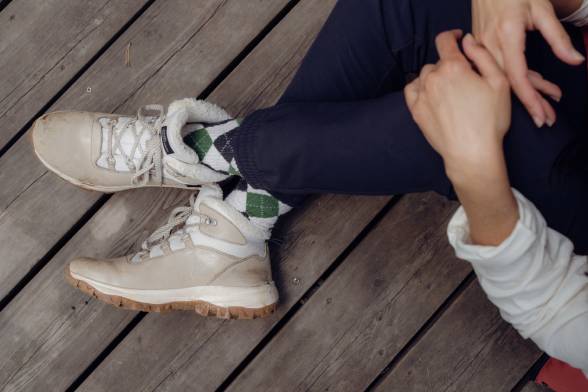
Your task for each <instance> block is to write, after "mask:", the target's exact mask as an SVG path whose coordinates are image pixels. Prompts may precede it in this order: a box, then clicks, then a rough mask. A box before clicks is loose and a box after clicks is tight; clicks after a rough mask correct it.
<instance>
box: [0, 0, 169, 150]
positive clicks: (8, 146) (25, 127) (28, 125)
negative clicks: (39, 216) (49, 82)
mask: <svg viewBox="0 0 588 392" xmlns="http://www.w3.org/2000/svg"><path fill="white" fill-rule="evenodd" d="M12 1H13V0H5V4H2V3H0V12H2V10H3V8H5V7H6V6H8V4H9V3H10V2H12ZM155 1H157V0H148V1H147V2H146V3H145V4H144V5H143V6H142V7H141V8H139V10H138V11H137V12H136V13H135V14H134V15H132V16H131V17H130V18H129V20H128V21H127V22H126V23H125V24H123V26H122V27H121V28H120V29H119V30H118V31H117V32H115V33H114V35H113V36H112V37H111V38H110V39H109V40H108V41H106V43H105V44H104V45H103V46H102V47H101V48H100V49H99V50H98V51H97V52H96V53H95V54H94V55H93V56H92V57H91V58H90V59H89V60H88V61H87V62H86V63H85V64H84V65H82V67H81V68H80V69H79V70H78V72H76V73H75V74H74V75H73V76H72V77H71V79H70V80H69V81H68V82H67V83H65V84H64V85H63V87H62V88H61V89H59V90H58V91H57V92H56V93H55V94H54V95H53V96H52V97H51V98H50V99H49V100H47V103H45V104H44V105H43V106H42V107H41V109H39V111H38V112H37V113H35V114H34V115H33V116H32V117H31V119H29V121H27V122H26V123H25V124H24V125H23V126H22V127H21V128H20V129H19V130H18V131H16V133H15V134H14V135H13V136H12V137H11V138H10V139H8V140H7V141H6V143H5V144H4V145H3V146H0V157H2V156H3V155H4V154H6V153H7V152H8V151H9V150H10V149H11V148H12V146H14V144H15V143H16V142H17V141H18V140H19V139H20V138H21V137H23V136H24V135H25V134H26V132H27V131H28V130H29V129H30V128H31V126H32V125H33V123H34V122H35V121H36V120H37V119H38V118H39V117H41V116H42V115H43V114H44V113H45V112H46V111H47V110H48V109H49V108H50V107H51V106H52V105H53V104H54V103H55V102H57V100H59V98H60V97H61V96H63V94H65V92H66V91H67V90H68V89H69V88H70V87H71V86H72V85H73V84H74V83H75V82H76V81H77V80H78V79H79V78H80V77H81V76H82V75H83V74H84V73H85V72H86V71H87V70H88V69H89V68H90V67H91V66H92V65H93V64H94V63H95V62H96V60H98V59H99V58H100V57H101V56H102V55H103V54H104V53H105V52H106V51H107V50H108V49H109V48H110V47H111V46H112V44H113V43H114V42H116V41H117V40H118V39H119V38H120V37H121V36H122V35H123V34H124V33H125V32H126V31H127V30H128V28H129V27H130V26H131V25H132V24H133V23H135V21H136V20H137V19H139V18H140V17H141V15H143V14H144V13H145V11H147V9H149V7H151V5H153V3H155Z"/></svg>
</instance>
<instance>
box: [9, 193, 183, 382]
mask: <svg viewBox="0 0 588 392" xmlns="http://www.w3.org/2000/svg"><path fill="white" fill-rule="evenodd" d="M185 199H186V194H183V195H180V192H178V191H176V192H169V191H167V192H166V191H163V190H150V191H149V192H137V191H133V192H125V193H121V194H118V195H117V197H116V198H113V199H111V200H110V201H109V207H110V208H103V209H101V210H100V211H99V212H98V213H97V214H96V215H95V216H94V218H93V219H92V220H91V221H90V222H89V223H88V224H86V225H85V226H84V227H83V228H82V229H81V230H80V231H79V232H78V234H77V235H76V236H75V237H74V238H73V239H72V240H71V241H69V242H68V243H67V245H66V246H65V247H64V248H62V250H61V251H60V252H59V253H58V254H57V255H56V256H55V257H54V258H53V259H52V260H51V262H50V263H49V264H48V265H47V266H46V267H45V268H44V269H43V270H42V271H41V272H40V273H39V274H37V275H36V276H35V278H34V279H33V280H32V281H31V282H30V284H29V285H27V286H26V288H25V289H24V290H23V292H22V293H21V294H20V295H18V296H17V297H16V298H15V299H14V300H13V301H12V302H11V303H10V304H9V305H8V307H6V308H5V309H4V311H2V312H1V313H0V331H2V333H1V334H0V347H2V356H1V357H0V390H2V391H22V390H26V391H63V390H65V389H66V388H67V387H68V386H69V385H70V383H71V382H72V381H73V380H74V379H75V378H76V377H77V376H78V375H79V374H80V373H81V372H82V371H83V370H84V369H85V368H86V367H87V366H88V365H89V364H90V362H91V361H92V360H93V359H94V358H95V357H96V356H97V355H98V354H99V353H100V352H101V350H103V349H104V347H105V346H106V345H107V344H108V343H109V342H110V341H112V339H113V338H114V337H115V336H116V335H117V334H118V333H119V332H120V331H121V330H122V329H123V328H124V327H125V326H126V325H127V324H128V323H129V322H130V321H131V319H132V318H133V317H134V316H135V315H136V313H134V312H128V311H125V310H119V309H115V308H114V307H111V306H106V305H104V304H102V303H101V302H99V301H97V300H95V299H93V298H91V297H88V296H86V295H84V294H83V293H82V292H80V291H78V290H75V289H73V288H72V287H71V286H69V285H68V284H67V283H66V282H65V279H64V272H65V266H66V264H67V262H68V261H69V260H70V259H72V258H73V257H76V256H80V251H81V250H83V254H84V255H87V256H89V257H111V256H115V255H119V254H124V253H127V252H128V251H129V250H130V249H131V248H134V249H137V248H138V246H139V239H140V238H142V237H143V238H144V236H145V235H146V234H147V233H148V232H149V231H151V230H153V229H155V228H156V227H157V224H158V223H162V221H163V219H164V216H166V215H167V214H168V213H169V212H170V210H171V209H172V207H174V206H175V205H177V204H178V203H183V202H184V201H185Z"/></svg>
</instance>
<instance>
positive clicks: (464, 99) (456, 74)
mask: <svg viewBox="0 0 588 392" xmlns="http://www.w3.org/2000/svg"><path fill="white" fill-rule="evenodd" d="M461 35H462V32H461V31H459V30H453V31H447V32H444V33H441V34H439V36H438V37H437V40H436V44H437V50H438V52H439V56H440V60H439V62H438V63H437V64H435V65H426V66H425V67H424V68H423V69H422V71H421V74H420V75H419V77H418V78H417V79H415V80H414V81H413V82H412V83H410V84H409V85H408V86H406V88H405V90H404V91H405V98H406V102H407V105H408V107H409V110H410V112H411V114H412V116H413V118H414V120H415V121H416V122H417V124H418V125H419V127H420V129H421V131H422V132H423V134H424V136H425V138H426V139H427V141H428V142H429V143H430V144H431V146H432V147H433V148H434V149H435V150H436V151H437V152H438V153H439V154H440V155H441V156H442V157H443V160H444V162H445V167H446V171H447V174H448V176H449V177H450V179H452V181H453V180H454V179H456V177H463V176H464V175H465V174H467V175H468V177H476V176H479V175H480V174H482V175H492V174H497V173H496V172H495V169H498V170H502V169H503V168H502V166H501V163H502V161H503V152H502V142H503V139H504V135H505V134H506V132H507V131H508V129H509V127H510V121H511V99H510V98H511V96H510V86H509V84H508V80H507V78H506V76H505V75H504V73H503V71H502V70H501V69H500V67H499V66H498V64H497V63H496V61H495V59H494V58H493V57H492V55H491V54H490V53H489V52H488V51H487V50H486V49H485V48H484V47H483V46H482V45H480V44H479V43H477V42H476V41H475V39H474V38H473V37H472V35H471V34H468V35H467V36H466V37H465V38H464V39H463V48H464V51H465V53H466V55H467V56H468V58H469V59H470V60H471V61H472V62H473V64H474V65H475V66H476V68H477V69H478V71H479V74H478V73H477V72H476V71H474V69H473V68H472V65H471V64H470V62H469V61H468V58H466V57H465V56H464V55H463V54H462V52H461V51H460V49H459V44H458V39H459V38H461ZM466 170H467V171H468V173H465V172H464V171H466Z"/></svg>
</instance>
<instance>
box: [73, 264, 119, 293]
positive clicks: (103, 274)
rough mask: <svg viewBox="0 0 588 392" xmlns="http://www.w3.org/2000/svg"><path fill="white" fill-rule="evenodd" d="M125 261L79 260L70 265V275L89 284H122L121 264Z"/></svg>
mask: <svg viewBox="0 0 588 392" xmlns="http://www.w3.org/2000/svg"><path fill="white" fill-rule="evenodd" d="M121 262H123V260H119V259H113V260H95V259H91V258H86V257H82V258H78V259H75V260H72V261H71V262H70V263H69V273H70V275H71V277H72V278H74V279H77V280H83V281H85V282H87V283H101V284H106V285H114V286H116V285H118V284H120V283H121V282H120V278H121V277H123V276H124V274H121V272H122V271H121V268H120V263H121Z"/></svg>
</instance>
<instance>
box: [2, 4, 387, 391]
mask: <svg viewBox="0 0 588 392" xmlns="http://www.w3.org/2000/svg"><path fill="white" fill-rule="evenodd" d="M315 4H316V3H315ZM319 26H320V25H319ZM317 29H318V27H317ZM286 32H287V31H286ZM266 53H267V52H266ZM269 53H270V54H271V52H269ZM300 56H301V55H300ZM252 61H254V62H255V60H252ZM276 65H279V64H276ZM294 68H295V65H292V69H291V70H290V74H291V73H292V72H293V70H294ZM267 72H268V74H267V75H268V78H270V77H271V76H270V75H271V74H272V69H271V67H270V68H268V70H267ZM235 75H236V76H234V78H236V79H237V80H240V81H241V82H240V83H242V84H243V86H245V85H248V84H250V81H249V80H247V79H244V78H240V77H239V76H238V75H239V69H238V70H237V71H236V72H235ZM178 76H179V75H178ZM182 77H187V76H182ZM227 86H229V85H227ZM230 86H231V87H234V86H235V83H232V84H230ZM280 86H282V84H280ZM226 88H228V87H223V86H221V88H220V89H219V90H218V91H220V92H222V91H223V89H226ZM233 93H234V94H239V93H243V94H249V93H250V90H247V89H244V88H243V89H237V90H233ZM270 93H272V94H273V95H272V97H273V98H274V99H277V97H278V96H279V93H280V91H278V90H275V91H269V92H268V95H269V94H270ZM238 101H239V102H252V100H247V99H243V100H238ZM229 109H230V110H232V111H234V112H242V111H247V110H251V109H253V108H245V107H236V106H231V107H229ZM155 192H156V191H152V190H150V191H142V192H140V193H139V192H137V193H138V194H140V195H141V198H139V199H138V200H137V201H136V203H137V204H136V205H135V206H133V207H132V208H131V207H130V206H128V205H127V204H125V203H126V202H128V200H127V199H126V197H127V196H126V194H120V195H119V194H117V195H115V196H113V197H112V199H111V200H110V201H109V202H108V203H107V204H106V205H105V207H104V208H103V209H102V210H101V211H100V213H99V214H98V215H96V217H95V218H94V219H92V221H91V222H90V224H89V225H88V226H87V227H93V226H98V227H110V225H114V226H115V228H116V227H118V225H117V224H115V223H113V222H111V220H112V217H113V216H120V217H123V218H122V219H124V221H125V222H126V221H127V220H128V218H124V217H125V216H130V214H128V213H126V212H125V211H127V210H131V211H142V209H144V208H150V206H149V205H148V206H145V202H144V199H143V197H145V198H147V199H148V200H152V202H153V203H155V202H159V201H160V199H161V198H162V197H163V196H162V195H160V194H159V193H155ZM162 194H163V195H165V193H162ZM125 200H126V202H125ZM387 200H388V198H349V197H325V198H323V199H320V200H317V201H316V202H315V203H313V206H316V207H314V208H315V209H312V207H311V209H310V211H311V212H309V214H310V216H311V218H309V219H308V220H307V219H301V220H296V222H295V223H293V225H292V226H291V227H288V230H287V233H288V238H287V239H286V240H285V241H286V245H285V246H284V247H283V248H282V249H280V251H278V253H277V256H276V255H274V256H275V257H276V258H277V259H278V260H280V259H281V257H280V252H281V251H285V252H286V251H287V258H285V261H284V262H281V263H280V267H279V268H278V269H277V271H276V277H277V279H278V282H279V284H280V286H281V287H282V294H283V295H282V301H283V302H285V303H290V304H293V303H295V302H296V300H297V298H300V296H301V295H302V294H303V293H304V292H305V291H306V289H307V288H308V287H310V285H312V283H313V282H314V280H315V279H316V277H317V276H319V275H320V274H321V273H322V271H324V269H325V268H326V267H327V266H328V265H329V264H330V262H332V260H333V259H334V258H335V257H336V255H338V254H339V253H340V252H341V251H342V249H344V248H345V246H346V245H347V243H348V242H349V241H350V240H351V239H352V238H353V237H354V236H355V235H357V233H358V232H359V231H360V230H361V229H362V227H363V226H365V224H367V222H369V220H370V219H371V218H372V217H373V216H374V215H375V214H376V213H377V212H378V211H379V210H380V209H381V208H382V206H383V205H384V204H385V203H386V201H387ZM155 208H156V207H155ZM335 208H340V210H338V213H335V214H333V213H332V211H333V209H335ZM312 211H314V213H313V212H312ZM305 213H307V212H305ZM102 214H105V215H102ZM293 218H296V214H294V216H293ZM133 222H135V223H132V224H133V225H137V226H132V228H129V227H128V226H120V229H118V228H116V229H112V228H111V229H110V230H114V233H113V234H111V235H109V236H108V238H109V240H108V241H104V242H99V243H98V244H97V247H98V248H99V249H102V250H103V251H104V253H103V254H110V251H109V250H110V249H111V248H113V247H114V248H115V249H119V248H118V247H116V246H115V244H114V243H113V242H109V241H115V240H116V239H117V236H118V235H121V234H122V233H126V232H128V231H130V232H131V234H127V235H129V236H130V237H129V239H130V240H131V237H132V239H134V241H138V239H139V238H144V237H145V234H146V233H145V232H144V230H143V229H144V226H143V225H145V224H147V223H148V222H151V219H146V220H145V221H143V220H133ZM322 222H325V224H324V225H322V224H321V223H322ZM129 224H131V223H129ZM86 230H90V229H86V227H84V229H83V230H82V231H81V232H79V233H78V234H77V235H76V236H75V237H74V238H73V239H72V240H71V241H70V242H69V243H68V244H67V249H72V250H71V251H70V252H72V253H73V252H74V251H75V252H78V253H79V252H80V250H84V253H86V252H85V249H86V247H87V245H86V244H87V243H86V242H83V238H85V237H86V236H87V235H88V233H87V231H86ZM97 233H99V230H92V231H91V235H89V241H91V240H92V235H96V234H97ZM131 242H132V240H131ZM98 248H97V249H96V251H95V253H99V252H98ZM64 253H65V251H64V252H60V255H61V254H64ZM72 253H67V254H66V255H65V256H63V257H62V258H56V259H54V260H52V261H51V262H50V263H49V265H48V266H47V268H46V269H44V270H43V272H42V273H41V274H40V275H38V276H37V277H36V278H35V279H34V280H33V282H31V285H29V286H27V287H26V288H25V290H24V291H23V292H22V293H21V295H19V297H18V298H17V301H14V302H13V303H11V304H10V305H9V307H8V308H7V309H6V311H5V312H3V314H0V320H1V321H0V322H4V323H5V324H6V325H9V324H10V325H12V326H14V328H15V330H12V331H11V332H12V333H10V334H9V335H6V336H7V337H6V340H7V341H2V337H0V345H4V344H6V345H7V346H8V347H9V351H11V352H15V353H19V355H14V356H10V359H8V358H7V359H8V363H7V364H5V365H3V366H2V367H3V368H5V369H6V373H5V374H4V375H3V378H4V379H6V380H9V381H7V385H8V386H12V385H13V383H14V382H18V383H19V384H23V383H25V384H26V385H37V384H36V383H42V382H44V381H42V380H45V379H46V378H47V377H46V375H45V373H44V372H54V374H55V375H54V376H53V377H55V378H57V377H61V378H63V380H61V381H59V383H58V385H66V383H67V381H68V380H70V381H71V379H72V378H73V377H75V376H76V375H77V374H79V372H80V371H81V370H82V369H83V368H84V366H86V365H87V363H88V361H89V360H90V359H91V358H93V357H94V356H95V355H96V354H97V353H98V352H100V350H101V349H103V348H104V347H105V345H106V344H107V343H108V341H109V338H111V337H112V336H114V335H115V334H116V333H117V332H119V331H120V330H121V328H122V327H123V325H124V324H125V322H128V320H129V317H131V316H132V313H126V312H123V313H120V312H117V311H116V310H112V309H111V308H110V307H107V306H103V305H102V304H98V303H96V305H93V306H96V307H92V308H89V310H88V311H87V313H86V315H85V316H86V319H88V320H92V322H91V323H88V324H83V325H79V324H78V325H73V324H72V323H69V322H68V321H67V320H68V319H67V315H66V312H68V311H69V310H70V309H71V306H75V304H72V303H71V301H69V300H68V298H70V297H69V296H70V295H71V289H69V287H67V286H65V283H64V282H63V281H62V280H61V279H60V276H59V275H60V272H59V271H60V270H61V268H62V267H63V265H64V264H65V261H66V260H67V259H68V258H69V257H71V254H72ZM89 253H92V252H89ZM116 253H119V254H120V253H123V252H120V249H119V250H118V252H116ZM68 256H69V257H68ZM300 261H304V262H305V263H307V264H306V265H304V266H303V267H304V268H302V269H301V270H299V267H301V265H300V264H299V263H300ZM288 268H289V269H290V270H291V271H294V272H293V273H290V276H291V275H294V276H295V277H296V278H297V279H296V280H295V282H296V283H286V282H284V280H283V278H282V277H283V275H282V274H283V270H284V269H288ZM45 271H49V272H45ZM47 273H51V277H48V276H47V275H45V274H47ZM41 282H48V283H46V284H48V285H50V286H51V289H52V290H53V291H54V293H55V294H54V295H52V296H48V297H41V298H38V299H37V300H38V305H37V307H35V308H34V309H32V310H33V311H35V312H38V311H39V310H40V309H45V314H44V316H43V318H42V319H43V320H45V323H31V317H32V316H31V315H30V314H29V313H28V311H27V310H26V308H24V309H25V310H23V308H22V306H21V305H22V304H23V302H21V301H27V300H28V301H31V298H33V297H34V294H35V293H36V292H38V286H36V285H40V284H41ZM292 282H294V281H292ZM288 285H290V286H291V288H290V289H289V290H287V289H286V288H285V287H286V286H288ZM21 298H22V299H21ZM72 299H73V300H74V301H77V300H78V299H77V298H76V297H72ZM46 301H48V302H46ZM90 303H92V304H94V303H95V302H91V301H90ZM169 317H170V318H166V317H165V316H164V317H161V318H159V317H158V318H157V320H159V322H160V323H162V324H164V325H165V326H167V327H168V328H169V327H171V328H172V330H173V331H174V332H178V331H181V330H183V331H186V332H194V325H196V326H200V327H201V328H200V329H199V331H201V333H203V334H205V333H206V331H208V330H209V328H215V325H216V324H215V323H217V324H218V321H215V320H205V319H200V318H197V320H198V321H199V324H195V318H196V317H195V316H194V315H192V314H184V313H177V314H174V315H170V316H169ZM171 317H174V318H177V317H179V318H182V317H185V318H186V319H187V320H188V321H187V324H185V325H180V324H174V323H172V322H171V321H173V319H171ZM102 319H104V323H102V322H101V321H100V320H102ZM51 320H56V324H54V325H53V324H51V325H49V326H48V325H47V322H48V321H51ZM271 320H272V319H270V321H267V320H264V321H265V322H266V323H267V322H270V323H275V321H276V320H275V319H274V320H273V321H271ZM186 325H187V326H191V327H192V328H191V329H190V328H187V329H182V327H184V326H186ZM0 326H2V324H0ZM60 326H63V329H61V328H60ZM25 328H26V329H29V330H30V332H29V334H28V336H22V334H21V335H20V336H19V334H18V333H16V332H17V331H18V330H20V329H25ZM70 328H75V331H69V329H70ZM250 328H251V326H249V325H247V324H233V325H231V326H230V327H227V328H226V329H223V330H222V331H225V332H224V334H225V335H223V334H222V333H219V334H218V336H219V337H221V338H222V341H223V342H224V343H225V344H226V343H228V342H229V341H227V340H225V339H224V336H226V334H227V333H228V334H231V333H232V334H236V336H239V339H242V340H243V342H245V341H246V340H247V336H251V335H249V333H250V332H251V331H252V330H251V329H250ZM94 330H101V331H102V332H104V334H106V336H104V335H100V334H93V331H94ZM260 331H261V332H260ZM264 331H267V326H266V327H265V328H264V329H262V330H259V329H258V330H257V332H256V333H257V334H258V335H255V334H254V335H253V338H254V339H259V338H260V337H261V336H263V333H264ZM47 332H49V333H48V334H47ZM70 334H71V335H72V339H64V338H63V337H64V336H68V335H70ZM15 336H16V337H17V339H18V341H16V342H15V341H14V340H11V339H13V338H14V337H15ZM55 336H57V337H59V338H60V339H59V340H58V341H55V340H54V337H55ZM78 336H79V337H80V338H81V337H84V338H85V339H84V341H83V342H80V341H79V340H78V339H76V338H74V337H78ZM162 336H166V335H159V336H158V339H159V340H160V341H161V337H162ZM169 336H170V338H171V335H169ZM193 338H194V336H193V335H192V334H190V335H189V336H186V339H183V340H178V339H171V340H172V341H173V342H175V343H176V344H178V343H179V344H181V345H182V346H185V345H186V342H192V341H193ZM191 339H192V340H191ZM198 341H199V340H196V341H195V342H198ZM251 344H253V342H252V343H251ZM45 347H51V350H45V349H44V348H45ZM219 347H220V345H211V346H207V347H205V348H204V349H203V350H202V353H205V352H206V351H207V350H213V351H214V350H215V348H219ZM139 348H140V346H137V347H135V349H136V350H139ZM151 349H154V347H153V346H151ZM153 352H155V351H153ZM75 353H78V354H77V355H76V354H75ZM170 353H171V351H170ZM173 353H174V354H176V355H177V354H178V352H177V351H175V352H173ZM158 355H162V353H158ZM191 355H193V353H192V354H191ZM234 355H235V358H234V359H233V363H238V361H240V360H241V356H242V351H239V352H235V353H234ZM70 356H72V357H73V358H75V361H72V362H67V363H66V364H65V366H64V372H66V373H61V371H60V370H59V371H58V370H56V368H55V367H54V366H55V364H56V363H58V362H59V360H60V359H61V358H64V357H70ZM137 358H138V356H137V355H133V356H132V359H131V360H130V361H129V362H125V363H124V365H125V366H135V365H139V369H145V367H143V365H142V364H146V359H147V358H148V357H143V356H140V358H141V359H142V360H141V361H137V360H136V359H137ZM210 360H211V356H210V355H206V356H203V357H199V358H193V361H189V364H190V365H193V364H195V363H197V362H199V361H201V362H208V361H210ZM227 364H228V365H230V364H231V362H227ZM119 365H120V364H119ZM60 366H61V365H60ZM39 367H42V368H43V369H42V371H38V372H35V371H33V370H34V369H38V368H39ZM121 367H122V366H121ZM165 370H169V369H167V368H166V369H165ZM222 370H223V372H222V373H221V374H220V376H219V377H220V378H219V379H213V381H216V382H219V380H222V377H224V376H225V375H226V372H227V371H229V370H230V368H228V369H222ZM150 373H154V374H157V373H156V372H155V371H154V370H153V368H151V369H150ZM129 374H130V373H129ZM200 375H201V376H202V377H207V376H210V375H209V374H202V373H200ZM30 376H34V377H30ZM111 376H112V375H111ZM126 377H128V375H127V376H125V377H124V378H121V379H113V380H115V381H116V384H117V385H125V384H123V383H121V380H124V379H126ZM49 379H51V377H49ZM15 380H16V381H15ZM156 381H157V382H160V381H162V380H161V379H157V380H156ZM170 381H173V379H170ZM176 381H177V380H176Z"/></svg>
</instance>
